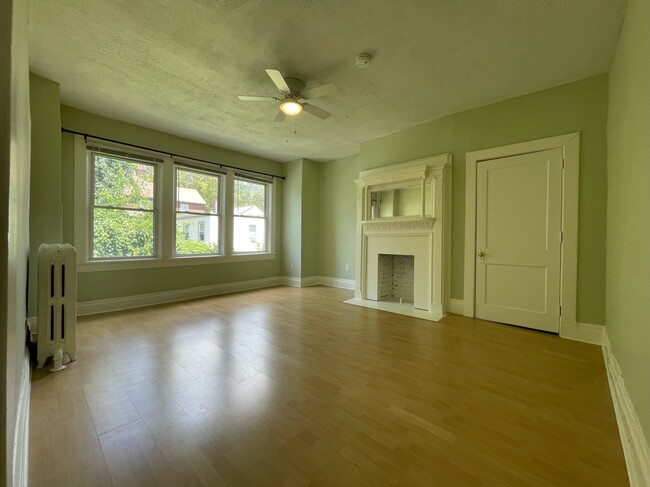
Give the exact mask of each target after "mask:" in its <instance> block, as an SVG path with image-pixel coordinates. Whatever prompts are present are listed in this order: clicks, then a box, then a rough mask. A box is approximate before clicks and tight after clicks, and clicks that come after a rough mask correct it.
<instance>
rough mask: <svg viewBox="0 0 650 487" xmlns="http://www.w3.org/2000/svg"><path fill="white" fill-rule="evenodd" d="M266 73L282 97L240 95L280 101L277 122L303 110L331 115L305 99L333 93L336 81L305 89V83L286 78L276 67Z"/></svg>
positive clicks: (257, 99) (325, 115)
mask: <svg viewBox="0 0 650 487" xmlns="http://www.w3.org/2000/svg"><path fill="white" fill-rule="evenodd" d="M266 74H268V75H269V78H271V81H273V83H274V84H275V86H277V88H278V90H280V93H282V98H276V97H275V96H248V95H239V99H240V100H242V101H271V102H274V103H275V102H280V111H279V112H278V114H277V115H276V117H275V121H276V122H282V121H283V120H284V119H285V118H287V115H290V116H293V115H298V114H299V113H300V112H302V111H303V110H304V111H306V112H307V113H310V114H312V115H314V116H315V117H318V118H320V119H321V120H325V119H326V118H327V117H329V116H330V114H329V112H326V111H325V110H323V109H322V108H318V107H316V106H314V105H311V104H310V103H305V100H311V99H313V98H320V97H321V96H326V95H331V94H334V93H336V91H337V90H336V85H335V84H334V83H327V84H324V85H321V86H317V87H316V88H311V89H309V90H305V83H303V82H302V81H300V80H299V79H296V78H285V77H283V76H282V74H280V71H278V70H276V69H267V70H266Z"/></svg>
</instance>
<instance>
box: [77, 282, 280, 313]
mask: <svg viewBox="0 0 650 487" xmlns="http://www.w3.org/2000/svg"><path fill="white" fill-rule="evenodd" d="M281 284H284V282H283V279H282V278H281V277H267V278H264V279H255V280H251V281H238V282H226V283H223V284H211V285H209V286H200V287H193V288H189V289H177V290H174V291H162V292H158V293H148V294H138V295H135V296H124V297H119V298H109V299H98V300H96V301H82V302H80V303H78V304H77V315H78V316H84V315H93V314H98V313H108V312H110V311H118V310H122V309H130V308H140V307H142V306H152V305H154V304H163V303H173V302H175V301H185V300H187V299H195V298H203V297H206V296H216V295H219V294H229V293H235V292H239V291H249V290H252V289H262V288H265V287H273V286H279V285H281Z"/></svg>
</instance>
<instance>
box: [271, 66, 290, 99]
mask: <svg viewBox="0 0 650 487" xmlns="http://www.w3.org/2000/svg"><path fill="white" fill-rule="evenodd" d="M266 74H268V75H269V78H271V81H273V83H275V86H277V87H278V90H280V91H281V92H282V93H291V88H289V85H288V84H287V82H286V81H285V80H284V78H283V77H282V75H281V74H280V71H278V70H277V69H267V70H266Z"/></svg>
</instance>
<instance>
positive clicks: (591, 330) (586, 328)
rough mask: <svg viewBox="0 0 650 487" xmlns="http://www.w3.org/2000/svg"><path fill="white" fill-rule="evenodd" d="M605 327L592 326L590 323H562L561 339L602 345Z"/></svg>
mask: <svg viewBox="0 0 650 487" xmlns="http://www.w3.org/2000/svg"><path fill="white" fill-rule="evenodd" d="M604 333H605V327H604V326H602V325H591V324H589V323H577V322H575V321H565V320H561V321H560V337H562V338H566V339H568V340H576V341H578V342H584V343H593V344H595V345H601V344H602V343H603V335H604Z"/></svg>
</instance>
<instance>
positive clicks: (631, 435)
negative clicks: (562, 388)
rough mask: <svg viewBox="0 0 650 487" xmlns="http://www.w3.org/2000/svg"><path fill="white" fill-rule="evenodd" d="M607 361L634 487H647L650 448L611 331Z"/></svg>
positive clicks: (606, 343)
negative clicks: (611, 337)
mask: <svg viewBox="0 0 650 487" xmlns="http://www.w3.org/2000/svg"><path fill="white" fill-rule="evenodd" d="M603 358H604V359H605V368H606V369H607V379H608V381H609V390H610V392H611V394H612V402H613V403H614V411H615V412H616V421H617V423H618V432H619V434H620V435H621V443H622V444H623V453H624V454H625V464H626V465H627V474H628V477H629V478H630V487H647V486H648V485H650V471H649V469H650V447H649V446H648V443H647V440H646V438H645V436H644V434H643V429H642V428H641V423H640V422H639V418H638V416H637V414H636V411H635V410H634V405H633V404H632V400H631V399H630V396H629V394H628V392H627V388H626V387H625V381H624V380H623V376H622V375H621V369H620V367H619V365H618V362H617V361H616V357H615V356H614V353H613V352H612V348H611V345H610V343H609V336H608V335H607V331H605V332H604V333H603Z"/></svg>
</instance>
